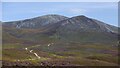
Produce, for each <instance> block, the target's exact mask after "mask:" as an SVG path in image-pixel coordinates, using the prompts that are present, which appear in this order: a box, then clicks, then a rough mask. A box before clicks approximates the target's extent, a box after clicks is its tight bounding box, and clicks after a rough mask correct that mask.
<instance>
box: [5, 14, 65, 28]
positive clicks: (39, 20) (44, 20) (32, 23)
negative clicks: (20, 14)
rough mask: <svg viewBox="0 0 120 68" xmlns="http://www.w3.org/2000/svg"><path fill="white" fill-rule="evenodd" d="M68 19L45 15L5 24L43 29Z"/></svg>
mask: <svg viewBox="0 0 120 68" xmlns="http://www.w3.org/2000/svg"><path fill="white" fill-rule="evenodd" d="M65 19H67V17H65V16H61V15H55V14H51V15H44V16H40V17H36V18H32V19H25V20H20V21H12V22H5V23H6V25H7V26H8V27H9V26H13V27H16V28H41V27H43V26H45V25H48V24H53V23H57V22H58V21H61V20H65Z"/></svg>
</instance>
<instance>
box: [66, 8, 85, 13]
mask: <svg viewBox="0 0 120 68" xmlns="http://www.w3.org/2000/svg"><path fill="white" fill-rule="evenodd" d="M68 11H69V12H71V13H73V14H85V13H86V12H87V10H85V9H80V8H73V9H69V10H68Z"/></svg>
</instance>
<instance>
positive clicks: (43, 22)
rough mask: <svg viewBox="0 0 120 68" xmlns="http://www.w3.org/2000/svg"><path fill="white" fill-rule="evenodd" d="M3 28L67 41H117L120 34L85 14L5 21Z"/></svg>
mask: <svg viewBox="0 0 120 68" xmlns="http://www.w3.org/2000/svg"><path fill="white" fill-rule="evenodd" d="M9 27H12V28H11V29H10V28H9ZM3 29H5V31H7V32H8V33H9V34H10V35H13V36H15V37H18V38H25V39H33V38H34V40H36V37H37V38H38V40H40V39H39V37H41V36H46V37H48V38H49V36H53V37H56V38H57V39H62V40H67V41H77V42H85V41H88V42H106V41H108V42H111V41H116V40H117V36H118V28H117V27H115V26H112V25H108V24H105V23H103V22H101V21H98V20H95V19H92V18H88V17H86V16H83V15H81V16H75V17H72V18H68V17H65V16H61V15H45V16H40V17H36V18H32V19H27V20H21V21H14V22H5V23H3ZM30 37H31V38H30ZM32 37H33V38H32Z"/></svg>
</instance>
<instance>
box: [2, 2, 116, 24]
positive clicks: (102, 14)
mask: <svg viewBox="0 0 120 68" xmlns="http://www.w3.org/2000/svg"><path fill="white" fill-rule="evenodd" d="M117 5H118V4H117V2H3V3H2V21H3V22H7V21H17V20H23V19H29V18H34V17H38V16H42V15H47V14H58V15H63V16H67V17H73V16H78V15H85V16H87V17H89V18H94V19H97V20H100V21H103V22H105V23H108V24H111V25H114V26H117V25H118V6H117Z"/></svg>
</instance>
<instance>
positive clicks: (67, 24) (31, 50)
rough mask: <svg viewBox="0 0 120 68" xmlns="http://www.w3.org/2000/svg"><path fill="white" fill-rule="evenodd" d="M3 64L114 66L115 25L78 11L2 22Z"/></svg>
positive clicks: (115, 59)
mask: <svg viewBox="0 0 120 68" xmlns="http://www.w3.org/2000/svg"><path fill="white" fill-rule="evenodd" d="M2 35H3V37H2V44H3V45H2V47H3V48H2V49H3V50H2V51H3V58H2V61H3V65H5V66H7V65H8V66H10V65H11V66H12V65H13V66H14V65H15V66H22V65H23V66H24V65H25V66H29V65H30V66H34V65H35V66H64V65H65V66H70V65H72V66H79V65H80V66H81V65H82V66H88V65H90V66H109V65H111V66H115V65H117V63H118V41H119V40H118V36H119V33H118V27H115V26H112V25H109V24H106V23H103V22H101V21H98V20H95V19H92V18H89V17H86V16H83V15H80V16H75V17H71V18H68V17H65V16H61V15H53V14H52V15H44V16H40V17H36V18H32V19H26V20H21V21H12V22H3V23H2Z"/></svg>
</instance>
